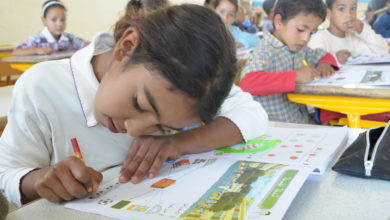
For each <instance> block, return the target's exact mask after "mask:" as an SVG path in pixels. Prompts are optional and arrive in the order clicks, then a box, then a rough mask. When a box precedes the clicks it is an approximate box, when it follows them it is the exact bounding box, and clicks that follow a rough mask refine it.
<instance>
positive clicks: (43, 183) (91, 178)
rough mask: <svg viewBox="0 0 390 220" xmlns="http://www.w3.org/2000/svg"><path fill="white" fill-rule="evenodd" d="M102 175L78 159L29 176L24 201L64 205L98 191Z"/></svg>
mask: <svg viewBox="0 0 390 220" xmlns="http://www.w3.org/2000/svg"><path fill="white" fill-rule="evenodd" d="M102 179H103V175H102V174H101V173H100V172H97V171H96V170H94V169H92V168H90V167H87V166H86V165H85V163H84V162H83V161H82V160H80V159H79V158H77V157H76V156H70V157H67V158H65V159H64V160H62V161H60V162H58V163H57V164H54V165H52V166H48V167H45V168H41V169H36V170H33V171H31V172H30V173H28V174H27V175H26V176H25V177H24V178H23V179H22V183H21V192H22V201H23V202H29V201H32V200H35V199H37V198H45V199H47V200H49V201H51V202H61V201H64V200H71V199H74V198H83V197H85V196H87V195H88V192H94V191H97V189H98V186H99V184H100V182H101V181H102Z"/></svg>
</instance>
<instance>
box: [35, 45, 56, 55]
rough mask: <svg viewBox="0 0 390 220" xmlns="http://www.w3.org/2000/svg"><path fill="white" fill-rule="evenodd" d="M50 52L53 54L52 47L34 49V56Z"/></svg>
mask: <svg viewBox="0 0 390 220" xmlns="http://www.w3.org/2000/svg"><path fill="white" fill-rule="evenodd" d="M51 52H53V48H52V47H39V48H37V49H36V54H39V55H45V54H50V53H51Z"/></svg>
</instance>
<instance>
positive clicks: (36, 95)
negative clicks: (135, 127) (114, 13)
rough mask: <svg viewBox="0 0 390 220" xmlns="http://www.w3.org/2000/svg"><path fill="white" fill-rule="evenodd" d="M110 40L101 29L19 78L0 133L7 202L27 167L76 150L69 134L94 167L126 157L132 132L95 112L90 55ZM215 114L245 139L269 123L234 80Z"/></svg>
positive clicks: (0, 180) (15, 199) (0, 182)
mask: <svg viewBox="0 0 390 220" xmlns="http://www.w3.org/2000/svg"><path fill="white" fill-rule="evenodd" d="M114 45H115V42H114V39H113V37H112V34H110V33H100V34H99V35H97V36H96V37H95V38H94V40H93V41H92V43H91V44H90V45H89V46H87V47H85V48H84V49H81V50H80V51H78V52H76V53H75V54H74V55H73V56H72V57H71V58H70V59H64V60H57V61H48V62H42V63H38V64H36V65H34V66H33V67H31V68H30V69H29V70H27V71H26V72H25V73H24V74H23V75H22V76H21V77H20V78H19V80H18V81H17V83H16V85H15V87H14V90H13V99H12V101H11V107H10V110H9V114H8V124H7V126H6V128H5V130H4V132H3V135H2V136H1V139H0V190H1V189H3V190H4V191H5V192H4V193H5V196H6V197H7V198H8V200H9V201H10V202H12V203H15V204H17V205H21V202H20V199H21V194H20V191H19V187H20V186H19V185H20V180H21V178H22V177H23V176H24V175H26V174H27V173H28V172H30V171H32V170H33V169H35V168H43V167H47V166H49V165H53V164H56V163H58V162H59V161H61V160H63V159H65V158H66V157H68V156H72V155H74V152H73V149H72V145H71V142H70V139H71V138H73V137H75V138H77V140H78V142H79V146H80V150H81V152H82V154H83V156H84V161H85V163H86V164H87V165H88V166H90V167H92V168H94V169H95V170H98V171H102V170H104V169H106V168H109V167H111V166H115V165H119V164H121V163H122V162H123V161H124V159H125V157H126V155H127V152H128V150H129V147H130V145H131V142H132V140H133V137H130V136H129V135H127V134H115V133H112V132H110V131H109V130H108V129H107V128H106V127H104V126H102V125H100V124H98V122H97V121H96V119H95V116H94V114H93V102H94V97H95V95H96V92H97V88H98V86H99V82H98V80H97V79H96V77H95V74H94V72H93V69H92V65H91V59H92V57H93V56H94V55H97V54H101V53H104V52H106V51H108V50H110V49H112V48H113V46H114ZM219 116H222V117H226V118H228V119H229V120H231V121H232V122H233V123H234V124H235V125H236V126H237V127H238V129H239V130H240V132H241V134H242V136H243V137H244V139H245V140H248V139H252V138H255V137H257V136H259V135H261V134H263V133H264V132H265V130H266V128H267V124H268V117H267V114H266V113H265V111H264V109H263V108H262V107H261V106H260V104H259V103H258V102H256V101H254V100H253V99H252V96H251V95H250V94H248V93H244V92H242V91H241V89H240V88H238V87H236V86H233V88H232V90H231V92H230V95H229V97H228V98H227V99H226V100H225V102H224V103H223V105H222V107H221V110H220V113H219Z"/></svg>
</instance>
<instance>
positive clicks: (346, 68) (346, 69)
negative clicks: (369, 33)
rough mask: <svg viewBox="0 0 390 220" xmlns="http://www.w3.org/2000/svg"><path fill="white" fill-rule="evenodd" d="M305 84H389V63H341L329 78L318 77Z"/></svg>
mask: <svg viewBox="0 0 390 220" xmlns="http://www.w3.org/2000/svg"><path fill="white" fill-rule="evenodd" d="M306 85H313V86H348V85H353V86H375V85H390V66H389V65H343V66H341V68H340V70H339V71H337V72H336V73H335V74H333V75H332V76H331V77H329V78H320V79H316V80H313V82H311V83H308V84H306Z"/></svg>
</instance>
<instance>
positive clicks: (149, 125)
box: [124, 119, 158, 137]
mask: <svg viewBox="0 0 390 220" xmlns="http://www.w3.org/2000/svg"><path fill="white" fill-rule="evenodd" d="M124 125H125V129H126V132H127V134H129V135H130V136H132V137H137V136H140V135H146V134H152V133H154V132H156V131H158V128H157V127H156V126H155V125H154V123H153V122H149V121H147V120H145V119H128V120H126V121H125V122H124Z"/></svg>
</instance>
